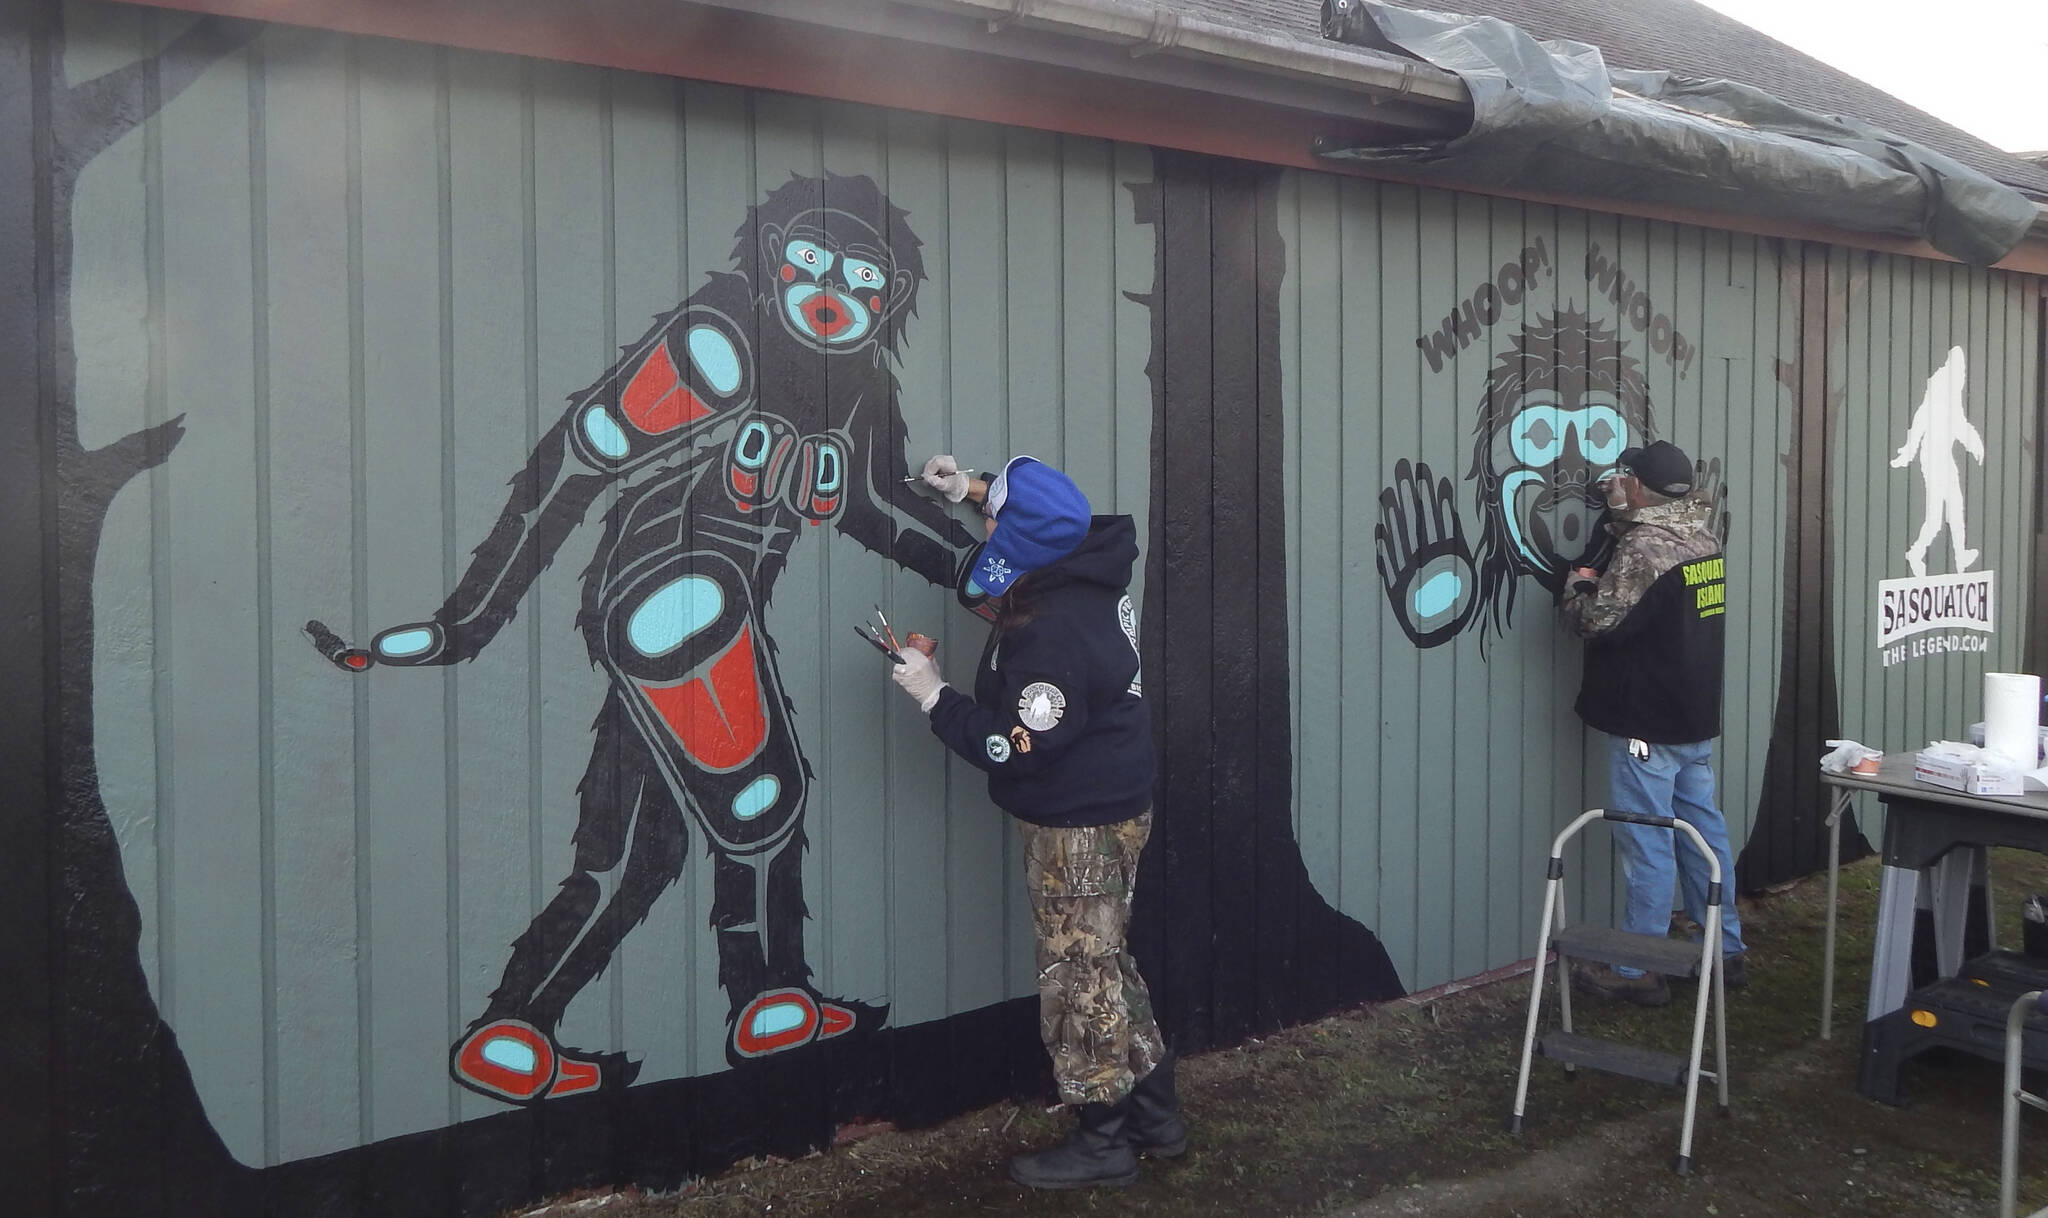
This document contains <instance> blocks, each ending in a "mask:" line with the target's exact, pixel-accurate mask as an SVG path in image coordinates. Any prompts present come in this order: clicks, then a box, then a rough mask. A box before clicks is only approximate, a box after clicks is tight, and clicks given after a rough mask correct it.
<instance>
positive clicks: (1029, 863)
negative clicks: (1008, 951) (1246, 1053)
mask: <svg viewBox="0 0 2048 1218" xmlns="http://www.w3.org/2000/svg"><path fill="white" fill-rule="evenodd" d="M1018 825H1019V827H1020V828H1021V829H1022V831H1023V835H1024V875H1025V878H1026V880H1027V881H1028V883H1027V888H1028V890H1029V892H1030V896H1031V918H1032V922H1033V924H1034V928H1035V929H1036V931H1037V938H1038V1034H1039V1036H1040V1037H1041V1038H1042V1039H1043V1040H1044V1041H1045V1050H1046V1052H1047V1053H1049V1054H1051V1055H1052V1072H1053V1078H1054V1079H1055V1080H1056V1081H1057V1082H1058V1083H1059V1088H1060V1098H1061V1099H1062V1100H1064V1101H1066V1102H1067V1103H1069V1104H1085V1103H1097V1104H1114V1103H1115V1102H1117V1101H1118V1100H1120V1099H1122V1098H1123V1097H1124V1096H1125V1095H1127V1094H1129V1092H1130V1090H1131V1084H1132V1083H1134V1082H1136V1081H1137V1080H1138V1079H1141V1078H1143V1077H1145V1076H1146V1075H1147V1074H1150V1073H1152V1068H1153V1067H1154V1066H1156V1065H1158V1064H1159V1059H1160V1058H1161V1057H1162V1056H1164V1055H1165V1052H1166V1046H1165V1043H1164V1042H1163V1041H1161V1039H1160V1037H1159V1026H1158V1025H1157V1024H1156V1023H1154V1022H1153V1021H1152V995H1151V993H1150V992H1148V991H1147V990H1146V989H1145V979H1144V978H1143V977H1141V976H1139V975H1138V962H1137V961H1135V960H1133V959H1131V954H1130V952H1128V951H1127V950H1125V948H1124V931H1125V930H1126V928H1128V927H1129V926H1130V921H1131V892H1132V890H1133V889H1134V888H1135V887H1136V886H1137V879H1138V855H1139V854H1140V853H1141V852H1142V851H1143V850H1144V849H1145V839H1146V838H1147V837H1149V836H1151V833H1152V814H1151V813H1150V812H1147V813H1145V814H1144V815H1143V816H1139V817H1136V818H1134V819H1131V820H1127V821H1124V822H1122V823H1121V824H1115V825H1100V826H1096V827H1092V828H1084V829H1049V828H1046V827H1044V826H1041V825H1034V824H1031V823H1030V822H1028V821H1019V822H1018Z"/></svg>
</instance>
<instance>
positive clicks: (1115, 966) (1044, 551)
mask: <svg viewBox="0 0 2048 1218" xmlns="http://www.w3.org/2000/svg"><path fill="white" fill-rule="evenodd" d="M924 480H925V482H926V483H927V484H929V485H931V486H932V487H934V488H936V489H937V490H939V491H940V492H941V493H942V494H944V495H945V496H946V497H947V498H948V499H951V500H952V501H953V502H955V503H958V502H960V501H961V500H962V499H972V500H973V501H975V502H976V503H978V504H980V506H981V510H982V514H983V515H984V516H985V517H987V520H988V541H987V542H986V543H985V544H984V545H983V546H982V547H981V549H980V551H979V552H978V553H977V554H975V555H974V556H973V557H972V559H971V567H970V568H969V571H970V574H969V576H968V578H967V579H966V580H965V581H964V586H963V589H962V591H963V593H965V594H966V596H967V597H968V598H970V599H971V598H973V597H978V596H986V597H988V598H990V600H989V604H990V606H991V607H993V609H994V610H995V625H994V627H993V628H992V629H991V630H990V631H989V637H988V643H987V645H986V646H985V647H984V648H983V649H982V655H981V662H980V663H979V664H977V665H976V666H975V677H974V694H973V696H972V697H969V696H968V695H967V694H964V693H962V692H960V691H959V690H956V689H953V688H952V687H950V686H948V685H947V684H946V683H945V682H944V680H943V679H942V678H941V677H940V675H939V669H938V663H937V661H936V660H935V659H934V658H933V657H932V656H930V655H927V654H925V653H924V652H922V651H920V650H918V649H916V648H906V649H904V650H903V651H902V652H901V654H902V656H903V660H904V663H902V664H899V665H895V666H893V668H892V672H891V675H892V676H893V677H894V678H895V680H896V683H897V684H898V685H900V686H902V687H903V689H904V690H905V691H906V692H908V693H909V694H910V695H911V696H912V697H914V698H916V699H917V704H918V707H919V709H921V710H923V711H924V712H926V714H928V715H929V716H930V719H931V728H932V734H933V735H936V736H937V737H938V738H939V739H940V740H942V741H944V742H945V744H946V746H947V747H948V748H950V749H952V750H953V751H954V752H955V753H957V754H959V755H960V756H962V757H964V758H966V759H967V760H968V761H969V762H971V763H973V764H974V765H975V766H977V767H979V768H981V769H982V770H985V771H986V772H987V773H988V793H989V798H990V799H992V800H994V801H995V803H996V805H997V806H998V807H1000V808H1002V809H1003V810H1004V811H1005V812H1008V813H1009V814H1010V815H1012V816H1014V817H1016V818H1017V822H1018V829H1019V830H1020V831H1021V833H1022V835H1023V840H1024V867H1025V877H1026V880H1027V884H1028V891H1029V894H1030V899H1031V912H1032V921H1033V925H1034V929H1035V931H1036V935H1037V943H1038V996H1039V1033H1040V1035H1041V1036H1042V1037H1043V1039H1044V1041H1045V1047H1046V1051H1047V1053H1049V1054H1050V1055H1051V1057H1052V1064H1053V1077H1054V1079H1055V1081H1056V1082H1057V1083H1058V1084H1059V1091H1060V1098H1061V1099H1062V1100H1064V1101H1065V1102H1067V1103H1068V1104H1072V1105H1075V1106H1077V1108H1078V1110H1079V1112H1078V1119H1077V1121H1076V1123H1075V1125H1074V1128H1073V1129H1072V1131H1071V1132H1069V1133H1068V1135H1067V1137H1066V1140H1065V1141H1063V1142H1061V1143H1060V1144H1059V1145H1058V1146H1055V1147H1053V1148H1052V1149H1050V1150H1044V1151H1039V1152H1036V1153H1033V1154H1025V1155H1019V1156H1017V1157H1016V1158H1015V1159H1012V1160H1011V1161H1010V1176H1011V1178H1012V1179H1014V1180H1016V1181H1017V1182H1018V1183H1019V1184H1023V1185H1027V1186H1029V1187H1032V1188H1079V1187H1084V1186H1088V1185H1098V1184H1104V1185H1124V1184H1129V1183H1131V1182H1132V1181H1134V1180H1136V1179H1137V1174H1138V1171H1137V1162H1136V1157H1135V1156H1136V1155H1137V1154H1150V1155H1155V1156H1159V1157H1171V1156H1174V1155H1178V1154H1180V1153H1181V1152H1182V1151H1183V1150H1185V1149H1186V1147H1187V1127H1186V1125H1185V1123H1184V1122H1183V1121H1182V1119H1181V1116H1180V1110H1179V1104H1178V1102H1177V1100H1176V1097H1175V1094H1174V1086H1173V1056H1172V1054H1171V1053H1170V1052H1168V1050H1167V1048H1166V1045H1165V1043H1164V1041H1163V1040H1162V1038H1161V1037H1160V1034H1159V1028H1158V1025H1157V1024H1156V1023H1155V1022H1154V1021H1153V1018H1152V999H1151V995H1150V993H1149V992H1148V991H1147V989H1146V987H1145V979H1144V978H1143V977H1142V976H1140V975H1139V973H1138V967H1137V962H1136V961H1135V960H1133V959H1132V958H1131V955H1130V952H1129V951H1128V950H1127V949H1126V947H1125V944H1124V934H1125V930H1126V928H1127V927H1128V926H1129V924H1130V916H1131V894H1132V889H1133V887H1134V886H1135V883H1136V880H1137V875H1138V856H1139V854H1140V852H1142V851H1143V850H1144V848H1145V840H1146V838H1147V837H1148V836H1149V835H1150V833H1151V829H1152V779H1153V767H1154V760H1153V755H1152V729H1151V719H1150V716H1149V714H1148V712H1147V710H1146V707H1145V702H1144V697H1143V692H1144V690H1143V683H1142V681H1141V679H1140V676H1139V672H1138V616H1137V610H1136V609H1135V608H1134V606H1133V605H1132V603H1131V597H1130V592H1129V590H1128V589H1129V586H1130V582H1131V570H1132V567H1133V564H1135V563H1136V561H1137V557H1138V536H1137V527H1136V525H1135V524H1134V523H1133V522H1132V520H1131V518H1130V517H1129V516H1094V515H1091V514H1090V511H1089V507H1088V499H1087V497H1086V496H1085V495H1083V494H1082V493H1081V491H1080V488H1078V487H1076V486H1075V485H1074V483H1073V480H1072V479H1070V478H1068V477H1067V476H1066V475H1065V474H1063V473H1061V472H1060V471H1059V470H1057V469H1054V468H1053V467H1052V466H1050V465H1047V464H1045V463H1044V462H1042V461H1039V460H1037V459H1035V458H1033V457H1017V458H1014V459H1013V460H1011V461H1010V463H1009V464H1008V465H1007V466H1006V467H1004V469H1003V472H1002V473H1001V474H999V475H997V476H996V477H995V478H994V479H993V480H991V481H988V482H982V481H980V480H979V479H970V478H968V477H967V475H966V474H965V473H963V472H961V471H960V469H959V468H958V466H957V464H956V463H955V462H954V460H953V458H951V457H949V456H939V457H933V458H932V459H931V460H930V461H928V462H926V463H925V470H924Z"/></svg>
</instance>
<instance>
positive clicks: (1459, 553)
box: [1373, 457, 1479, 647]
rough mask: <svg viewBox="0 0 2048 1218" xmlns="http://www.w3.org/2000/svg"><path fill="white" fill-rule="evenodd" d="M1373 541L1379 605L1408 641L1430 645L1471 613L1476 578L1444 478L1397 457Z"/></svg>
mask: <svg viewBox="0 0 2048 1218" xmlns="http://www.w3.org/2000/svg"><path fill="white" fill-rule="evenodd" d="M1373 540H1374V542H1375V543H1376V545H1377V549H1378V551H1379V553H1378V556H1377V557H1378V562H1379V569H1380V582H1381V584H1383V585H1384V586H1385V588H1386V592H1387V603H1388V604H1389V605H1390V606H1392V608H1393V610H1394V620H1395V621H1396V622H1398V623H1400V626H1401V629H1402V631H1403V632H1404V633H1406V634H1407V636H1408V639H1409V641H1410V642H1412V643H1414V644H1415V645H1416V646H1417V647H1435V646H1437V645H1438V644H1440V643H1446V642H1449V641H1450V640H1451V639H1452V638H1453V637H1454V636H1456V635H1457V633H1458V632H1459V631H1460V630H1463V629H1464V628H1465V626H1466V624H1467V623H1469V622H1470V621H1471V620H1472V615H1473V613H1474V612H1475V611H1476V610H1477V609H1478V607H1479V595H1478V593H1479V573H1478V567H1477V565H1476V564H1474V562H1473V561H1472V547H1471V546H1470V545H1468V544H1467V543H1466V541H1465V526H1464V523H1463V522H1462V521H1460V520H1459V519H1458V509H1457V506H1456V504H1455V502H1454V500H1453V498H1452V494H1451V480H1450V479H1449V478H1436V477H1435V475H1434V473H1433V472H1432V471H1431V470H1430V468H1429V466H1428V465H1426V464H1424V463H1422V462H1419V461H1418V462H1416V463H1415V464H1414V466H1413V467H1411V466H1410V465H1409V464H1408V459H1407V458H1405V457H1404V458H1402V459H1401V460H1400V461H1399V462H1397V463H1395V465H1394V485H1392V486H1390V487H1388V488H1387V489H1385V490H1383V491H1381V492H1380V520H1379V523H1378V524H1376V525H1374V526H1373Z"/></svg>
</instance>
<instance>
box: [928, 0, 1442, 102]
mask: <svg viewBox="0 0 2048 1218" xmlns="http://www.w3.org/2000/svg"><path fill="white" fill-rule="evenodd" d="M907 2H908V3H911V4H915V5H917V6H918V7H920V8H932V9H938V10H941V11H944V12H953V13H971V14H973V15H975V16H978V17H981V18H983V19H984V20H986V21H987V22H988V25H989V29H990V30H992V31H998V32H999V31H1000V30H1002V29H1003V28H1005V27H1007V26H1010V25H1023V26H1027V27H1030V28H1034V29H1045V30H1056V31H1059V32H1061V33H1067V34H1072V35H1076V36H1079V37H1083V38H1091V39H1098V40H1103V41H1109V42H1117V43H1122V44H1124V45H1126V46H1129V47H1130V48H1131V53H1132V54H1144V53H1151V52H1160V53H1165V54H1179V55H1185V56H1188V57H1190V58H1193V59H1200V60H1204V61H1207V62H1210V63H1214V64H1227V65H1230V66H1234V67H1247V68H1252V69H1255V70H1260V71H1266V72H1275V73H1279V74H1281V75H1286V76H1296V77H1303V78H1307V79H1311V80H1314V81H1316V82H1317V83H1320V84H1325V85H1332V86H1335V87H1337V88H1343V89H1352V90H1356V91H1359V92H1364V93H1373V94H1379V95H1382V96H1392V97H1402V98H1408V99H1411V100H1414V101H1417V102H1421V103H1423V104H1425V105H1427V104H1429V103H1432V102H1434V103H1437V104H1438V105H1440V106H1443V107H1446V108H1452V109H1462V110H1470V109H1471V106H1472V95H1471V94H1470V93H1468V92H1466V90H1465V84H1464V82H1463V81H1461V80H1459V79H1458V78H1457V77H1456V76H1455V75H1453V74H1452V73H1450V72H1446V71H1444V70H1443V69H1441V68H1435V67H1431V66H1429V65H1428V64H1424V63H1419V62H1416V61H1414V60H1408V59H1400V58H1396V57H1395V56H1392V55H1387V54H1384V53H1382V52H1378V51H1372V50H1367V49H1365V48H1360V47H1346V46H1344V45H1343V44H1340V43H1325V42H1321V41H1314V42H1311V41H1309V40H1307V39H1303V38H1297V37H1295V36H1294V35H1291V34H1275V33H1263V32H1260V31H1256V30H1248V29H1243V28H1240V27H1238V26H1230V25H1223V24H1220V23H1218V22H1214V21H1208V20H1205V19H1203V18H1200V17H1193V16H1189V15H1188V14H1187V13H1185V12H1182V11H1181V10H1179V9H1176V8H1172V7H1169V6H1167V5H1164V4H1154V3H1146V2H1144V0H907Z"/></svg>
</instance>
